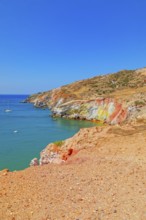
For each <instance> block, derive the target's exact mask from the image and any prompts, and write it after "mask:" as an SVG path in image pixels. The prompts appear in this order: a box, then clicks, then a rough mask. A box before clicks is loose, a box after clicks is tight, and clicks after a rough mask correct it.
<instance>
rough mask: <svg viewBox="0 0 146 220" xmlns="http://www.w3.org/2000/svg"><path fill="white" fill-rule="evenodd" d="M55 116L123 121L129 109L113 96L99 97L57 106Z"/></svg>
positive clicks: (115, 122) (112, 122) (113, 121)
mask: <svg viewBox="0 0 146 220" xmlns="http://www.w3.org/2000/svg"><path fill="white" fill-rule="evenodd" d="M52 112H53V115H54V116H59V117H67V118H72V119H85V120H97V121H101V122H106V123H109V124H117V123H121V122H123V121H124V120H125V119H126V117H127V115H128V111H127V109H126V108H124V107H123V105H122V103H120V102H118V101H117V100H115V99H112V98H99V99H96V100H91V101H71V102H67V103H65V104H62V105H60V106H59V107H55V108H53V110H52Z"/></svg>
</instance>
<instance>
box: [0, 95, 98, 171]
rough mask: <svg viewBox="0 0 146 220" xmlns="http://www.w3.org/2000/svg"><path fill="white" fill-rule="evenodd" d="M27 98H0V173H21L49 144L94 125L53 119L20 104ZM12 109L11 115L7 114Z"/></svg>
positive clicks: (10, 96)
mask: <svg viewBox="0 0 146 220" xmlns="http://www.w3.org/2000/svg"><path fill="white" fill-rule="evenodd" d="M26 97H27V96H26V95H0V170H1V169H4V168H8V169H10V170H21V169H24V168H26V167H28V165H29V162H30V160H31V159H32V158H34V157H39V153H40V151H41V150H42V149H43V148H45V146H46V145H47V144H48V143H51V142H54V141H57V140H63V139H66V138H69V137H71V136H73V135H74V134H75V133H76V132H77V131H79V129H80V128H83V127H91V126H95V124H94V123H92V122H87V121H75V120H67V119H61V118H57V119H53V118H51V117H50V114H51V112H50V111H49V110H48V109H47V110H42V109H37V108H34V107H33V105H32V104H24V103H20V101H22V100H24V99H25V98H26ZM5 109H11V110H12V111H11V112H5Z"/></svg>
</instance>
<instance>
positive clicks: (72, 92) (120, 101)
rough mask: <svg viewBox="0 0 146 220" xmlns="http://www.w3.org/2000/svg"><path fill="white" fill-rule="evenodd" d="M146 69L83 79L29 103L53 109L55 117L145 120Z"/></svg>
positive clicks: (112, 121) (33, 97)
mask: <svg viewBox="0 0 146 220" xmlns="http://www.w3.org/2000/svg"><path fill="white" fill-rule="evenodd" d="M145 97H146V68H142V69H137V70H122V71H119V72H117V73H113V74H107V75H102V76H96V77H93V78H91V79H86V80H81V81H77V82H74V83H72V84H68V85H65V86H62V87H59V88H56V89H53V90H50V91H47V92H43V93H38V94H34V95H32V96H30V97H28V99H27V100H26V102H31V103H34V106H35V107H41V108H46V107H48V108H50V109H51V111H52V114H53V116H56V117H66V118H73V119H83V120H98V121H102V122H107V123H110V124H117V123H121V122H123V121H124V120H126V119H127V120H131V119H135V118H137V119H139V120H141V119H144V120H145V118H146V116H145V109H146V98H145Z"/></svg>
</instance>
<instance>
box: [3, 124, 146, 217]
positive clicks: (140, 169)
mask: <svg viewBox="0 0 146 220" xmlns="http://www.w3.org/2000/svg"><path fill="white" fill-rule="evenodd" d="M102 132H103V131H102ZM81 133H83V135H78V136H76V137H75V138H73V139H71V140H70V141H72V143H71V142H70V143H71V144H72V145H73V144H75V147H76V145H77V143H79V144H80V145H82V147H83V149H82V150H80V151H79V152H78V153H77V154H76V155H73V156H71V157H70V158H69V159H68V160H67V162H65V163H64V164H61V165H57V164H56V165H55V164H48V165H44V166H37V167H30V168H28V169H26V170H23V171H19V172H7V171H1V172H0V220H62V219H64V220H105V219H109V220H144V219H146V126H145V125H141V126H138V127H133V126H124V127H122V128H121V127H118V126H116V127H110V128H109V129H108V130H106V132H103V135H101V136H100V137H98V135H96V132H95V128H90V129H83V132H81ZM81 133H80V134H81ZM97 137H98V138H97ZM77 138H78V139H77Z"/></svg>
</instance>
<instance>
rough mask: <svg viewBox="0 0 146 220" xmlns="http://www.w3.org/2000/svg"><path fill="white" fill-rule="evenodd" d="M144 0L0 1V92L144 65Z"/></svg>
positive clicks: (33, 88)
mask: <svg viewBox="0 0 146 220" xmlns="http://www.w3.org/2000/svg"><path fill="white" fill-rule="evenodd" d="M145 11H146V1H145V0H0V94H11V93H12V94H18V93H21V94H31V93H34V92H40V91H45V90H49V89H52V88H55V87H58V86H61V85H63V84H67V83H70V82H73V81H77V80H80V79H85V78H89V77H92V76H95V75H98V74H104V73H110V72H116V71H118V70H121V69H135V68H139V67H144V66H146V13H145Z"/></svg>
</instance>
